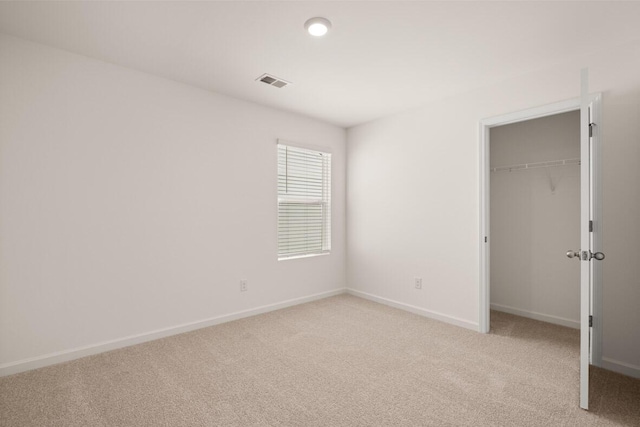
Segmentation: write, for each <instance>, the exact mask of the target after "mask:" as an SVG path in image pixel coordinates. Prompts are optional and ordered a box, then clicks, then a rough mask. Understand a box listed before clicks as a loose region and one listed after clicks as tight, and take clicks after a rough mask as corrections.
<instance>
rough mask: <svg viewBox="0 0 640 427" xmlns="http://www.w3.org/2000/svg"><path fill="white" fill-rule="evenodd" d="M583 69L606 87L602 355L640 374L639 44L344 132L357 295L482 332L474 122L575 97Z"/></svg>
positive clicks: (351, 267) (352, 280)
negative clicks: (416, 281) (419, 282)
mask: <svg viewBox="0 0 640 427" xmlns="http://www.w3.org/2000/svg"><path fill="white" fill-rule="evenodd" d="M583 66H588V67H589V68H590V78H591V86H590V87H591V91H592V92H603V116H604V118H603V123H602V124H601V130H602V135H603V144H604V148H603V186H604V188H603V198H604V210H603V220H604V225H603V234H604V243H603V249H604V252H605V253H606V256H607V258H606V260H605V261H603V266H602V268H603V278H604V283H603V288H604V289H603V292H604V295H603V317H604V319H603V356H604V358H605V359H604V360H605V366H607V367H610V368H615V369H618V370H625V369H626V372H628V373H633V372H635V373H637V374H638V375H640V310H639V309H638V307H639V306H640V262H638V261H637V253H638V252H637V248H638V247H640V222H639V221H638V218H640V189H639V186H638V183H639V182H640V42H635V43H631V44H627V45H624V46H619V47H609V48H608V49H607V50H606V51H602V52H599V53H598V54H597V55H592V56H588V57H582V58H578V59H575V60H571V61H568V62H566V63H563V64H558V65H557V66H555V67H554V68H552V69H544V70H539V71H537V72H535V73H531V74H527V75H524V76H521V77H519V78H516V79H512V80H509V81H504V82H503V83H501V84H499V85H495V86H491V87H486V88H483V89H479V90H476V91H474V92H471V93H467V94H463V95H460V96H456V97H452V98H448V99H444V100H441V101H439V102H433V103H431V104H429V105H426V106H425V107H424V108H421V109H418V110H413V111H408V112H405V113H402V114H398V115H395V116H392V117H387V118H383V119H380V120H377V121H374V122H371V123H368V124H364V125H361V126H357V127H354V128H352V129H349V130H348V133H347V137H348V144H347V157H348V159H349V168H348V176H347V194H348V196H347V206H348V208H347V227H348V236H347V240H348V254H347V259H348V265H347V277H348V282H349V286H350V288H353V289H354V290H355V291H359V292H365V293H368V294H371V295H374V296H377V297H382V298H385V299H387V300H391V301H395V302H398V303H400V304H403V305H405V306H407V305H408V306H413V307H415V308H416V309H419V310H422V311H424V312H425V314H429V313H441V314H445V315H447V316H449V317H453V318H455V319H453V320H454V321H456V322H458V323H460V322H463V323H465V324H466V325H467V326H470V327H474V326H475V327H477V324H478V305H479V303H478V299H479V297H478V290H479V247H480V239H479V237H480V236H479V199H480V198H479V136H478V134H479V121H480V120H481V119H483V118H487V117H493V116H497V115H501V114H506V113H509V112H513V111H518V110H524V109H527V108H531V107H534V106H539V105H544V104H550V103H553V102H557V101H562V100H566V99H572V98H576V97H578V96H579V93H580V92H579V91H580V79H579V75H580V68H581V67H583ZM425 84H427V83H425ZM429 84H434V85H436V84H438V82H430V83H429ZM560 256H564V255H562V254H561V255H560ZM415 276H422V277H423V278H424V284H423V289H422V290H416V289H414V287H413V277H415Z"/></svg>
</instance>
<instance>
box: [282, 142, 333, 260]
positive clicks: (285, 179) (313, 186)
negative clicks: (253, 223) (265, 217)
mask: <svg viewBox="0 0 640 427" xmlns="http://www.w3.org/2000/svg"><path fill="white" fill-rule="evenodd" d="M330 249H331V154H329V153H323V152H320V151H315V150H307V149H304V148H298V147H292V146H288V145H282V144H278V257H279V258H287V257H293V256H301V255H311V254H318V253H323V252H328V251H329V250H330Z"/></svg>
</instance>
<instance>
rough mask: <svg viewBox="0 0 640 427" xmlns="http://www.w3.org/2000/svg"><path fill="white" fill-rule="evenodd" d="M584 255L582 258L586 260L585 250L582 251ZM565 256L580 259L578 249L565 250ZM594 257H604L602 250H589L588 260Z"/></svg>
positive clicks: (600, 258) (599, 259)
mask: <svg viewBox="0 0 640 427" xmlns="http://www.w3.org/2000/svg"><path fill="white" fill-rule="evenodd" d="M584 252H585V254H584V257H583V259H584V260H585V261H586V260H587V255H586V251H584ZM567 258H578V260H579V259H580V251H571V250H569V251H567ZM594 258H595V259H596V260H598V261H602V260H603V259H604V254H603V253H602V252H595V253H593V252H589V261H591V260H592V259H594Z"/></svg>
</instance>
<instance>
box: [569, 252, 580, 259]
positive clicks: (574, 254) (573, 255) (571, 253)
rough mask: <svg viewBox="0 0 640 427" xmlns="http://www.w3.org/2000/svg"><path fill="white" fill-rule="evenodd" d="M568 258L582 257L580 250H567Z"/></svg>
mask: <svg viewBox="0 0 640 427" xmlns="http://www.w3.org/2000/svg"><path fill="white" fill-rule="evenodd" d="M567 258H578V259H580V251H571V250H569V251H567Z"/></svg>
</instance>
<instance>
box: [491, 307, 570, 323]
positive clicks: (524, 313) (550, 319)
mask: <svg viewBox="0 0 640 427" xmlns="http://www.w3.org/2000/svg"><path fill="white" fill-rule="evenodd" d="M491 310H496V311H502V312H504V313H509V314H515V315H516V316H521V317H528V318H529V319H534V320H540V321H543V322H547V323H553V324H555V325H560V326H567V327H569V328H573V329H580V322H579V321H578V320H571V319H565V318H564V317H558V316H552V315H550V314H544V313H537V312H535V311H528V310H522V309H519V308H514V307H509V306H507V305H502V304H494V303H491Z"/></svg>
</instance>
